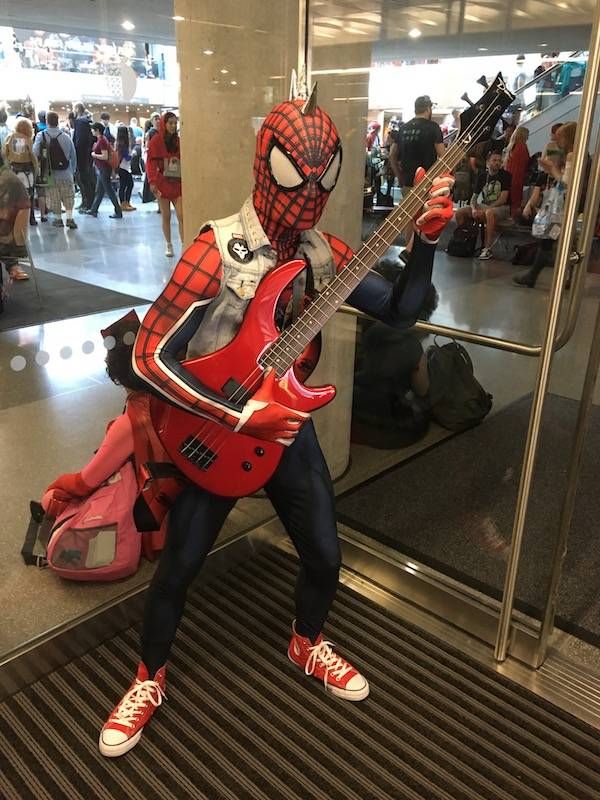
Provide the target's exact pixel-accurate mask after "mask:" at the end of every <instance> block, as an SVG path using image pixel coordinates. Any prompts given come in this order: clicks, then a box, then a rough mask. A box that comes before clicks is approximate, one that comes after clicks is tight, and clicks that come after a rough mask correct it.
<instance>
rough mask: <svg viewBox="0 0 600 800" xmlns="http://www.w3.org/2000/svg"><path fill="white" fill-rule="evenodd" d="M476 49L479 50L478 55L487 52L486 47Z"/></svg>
mask: <svg viewBox="0 0 600 800" xmlns="http://www.w3.org/2000/svg"><path fill="white" fill-rule="evenodd" d="M477 49H478V50H479V52H480V53H486V52H487V47H478V48H477Z"/></svg>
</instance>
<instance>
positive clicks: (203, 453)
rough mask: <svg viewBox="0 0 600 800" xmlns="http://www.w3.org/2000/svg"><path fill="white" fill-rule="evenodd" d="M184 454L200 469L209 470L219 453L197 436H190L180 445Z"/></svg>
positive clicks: (180, 449)
mask: <svg viewBox="0 0 600 800" xmlns="http://www.w3.org/2000/svg"><path fill="white" fill-rule="evenodd" d="M179 452H180V453H181V455H182V456H184V457H185V458H187V460H188V461H191V462H192V464H194V465H195V466H196V467H199V469H203V470H207V469H208V468H209V467H210V466H212V464H213V463H214V462H215V461H216V460H217V454H216V453H215V451H214V450H211V449H210V447H207V446H206V445H205V444H204V443H203V442H202V441H201V440H200V439H197V438H196V437H195V436H188V437H187V439H185V440H184V441H183V443H182V444H181V445H180V447H179Z"/></svg>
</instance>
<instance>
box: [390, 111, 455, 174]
mask: <svg viewBox="0 0 600 800" xmlns="http://www.w3.org/2000/svg"><path fill="white" fill-rule="evenodd" d="M432 108H433V104H432V102H431V99H430V98H429V96H428V95H422V96H421V97H417V99H416V100H415V116H414V117H413V118H412V119H411V120H410V121H409V122H407V123H406V125H404V126H403V128H402V130H401V131H400V162H401V164H402V174H403V180H404V186H412V185H413V183H414V180H415V172H416V171H417V168H418V167H423V169H424V170H425V171H427V170H428V169H429V167H431V166H432V165H433V164H434V163H435V162H436V161H437V159H438V158H439V157H440V156H442V155H443V154H444V142H443V136H442V129H441V128H440V126H439V125H438V124H437V122H434V121H433V120H432V119H431V115H432Z"/></svg>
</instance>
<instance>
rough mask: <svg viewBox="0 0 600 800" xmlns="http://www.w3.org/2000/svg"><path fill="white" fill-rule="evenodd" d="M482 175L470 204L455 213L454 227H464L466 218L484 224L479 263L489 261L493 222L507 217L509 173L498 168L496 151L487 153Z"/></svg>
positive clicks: (492, 239)
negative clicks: (484, 169) (483, 237)
mask: <svg viewBox="0 0 600 800" xmlns="http://www.w3.org/2000/svg"><path fill="white" fill-rule="evenodd" d="M486 167H487V169H486V173H485V175H482V176H481V177H480V178H479V181H478V182H477V184H476V186H475V191H474V192H473V196H472V197H471V205H470V206H465V207H464V208H458V209H457V210H456V224H457V225H464V223H465V222H466V221H467V219H475V220H478V221H480V222H485V242H484V245H485V246H484V248H483V250H482V251H481V253H480V254H479V258H480V260H481V261H487V260H489V259H490V258H492V250H491V247H492V244H493V243H494V233H495V230H496V222H497V221H498V220H501V219H508V217H509V216H510V205H509V198H510V184H511V177H510V174H509V173H508V172H507V171H506V170H504V169H502V156H501V154H500V153H498V152H494V151H491V152H490V153H488V156H487V160H486Z"/></svg>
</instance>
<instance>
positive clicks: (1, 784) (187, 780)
mask: <svg viewBox="0 0 600 800" xmlns="http://www.w3.org/2000/svg"><path fill="white" fill-rule="evenodd" d="M296 566H297V565H296V559H295V557H293V556H291V555H290V553H289V552H288V551H287V550H286V549H285V545H283V544H282V545H280V546H279V547H274V546H268V547H266V548H264V549H262V550H260V551H259V552H257V553H256V554H255V555H254V557H252V558H250V559H249V560H247V561H245V562H244V563H242V564H239V565H238V566H236V567H234V568H233V569H231V570H229V571H227V572H225V573H224V574H221V575H220V576H219V577H218V578H216V579H212V580H209V581H208V582H207V583H206V584H205V585H203V586H202V587H201V588H200V589H198V590H195V591H194V592H193V593H192V594H191V596H190V600H189V603H188V607H187V609H186V613H185V616H184V620H183V623H182V626H181V628H180V631H179V634H178V638H177V641H176V646H175V648H174V651H173V658H172V662H171V666H170V671H169V684H168V686H167V698H168V699H167V701H165V703H164V704H163V706H162V707H161V708H160V709H159V711H158V712H157V714H156V715H155V718H154V720H153V722H152V724H151V725H150V726H149V727H148V729H147V730H146V732H145V733H144V735H143V737H142V740H141V741H140V743H139V744H138V746H137V747H136V748H135V749H134V750H133V751H131V752H130V753H129V754H127V755H126V756H124V757H122V758H121V759H118V760H110V759H105V758H103V757H102V756H101V755H100V754H99V753H98V750H97V737H98V731H99V728H100V726H101V725H102V723H103V721H104V718H105V716H106V713H107V711H108V710H109V709H110V708H111V707H112V705H113V703H114V701H115V699H116V698H117V697H118V696H119V695H120V693H121V692H122V690H123V687H124V686H126V685H127V684H128V682H129V680H130V678H131V674H132V670H133V667H134V665H135V663H136V659H137V655H136V653H137V634H136V632H135V630H134V629H133V628H129V629H127V630H125V631H124V632H123V633H122V634H120V635H118V636H116V637H114V638H112V639H110V640H108V641H106V642H105V643H103V644H101V645H100V646H99V647H96V648H95V649H93V650H91V651H89V652H88V653H86V654H85V655H83V656H81V657H79V658H77V659H75V660H73V661H71V662H70V663H68V664H66V665H64V666H62V667H60V668H58V669H56V670H55V671H53V672H52V673H50V674H48V675H46V676H45V677H43V678H42V679H40V680H38V681H36V682H34V683H33V684H31V685H30V686H28V687H27V688H25V689H23V690H21V691H19V692H17V693H16V694H14V695H13V696H12V697H10V698H9V699H7V700H6V701H5V702H4V703H3V704H2V705H1V706H0V767H1V770H0V795H1V796H2V797H3V798H6V800H29V798H31V799H32V800H34V798H35V800H46V799H47V800H55V799H56V798H59V797H60V798H66V799H67V800H75V799H76V798H86V799H87V798H106V797H110V798H128V799H130V800H133V799H137V798H140V800H141V798H152V799H153V798H161V799H162V800H168V799H169V798H177V800H180V799H181V798H211V800H212V799H213V798H228V800H239V799H240V798H265V800H279V798H281V799H282V800H283V799H284V798H285V799H286V800H295V798H298V800H307V799H308V798H318V800H337V798H340V800H341V799H342V798H361V800H362V799H363V798H373V800H375V798H377V800H392V799H393V800H403V799H404V798H406V799H407V800H435V799H436V798H440V800H473V799H474V798H477V800H488V798H489V800H511V798H514V799H515V800H588V798H589V800H592V798H597V797H598V796H600V742H599V740H598V737H597V735H596V731H594V730H593V729H592V728H591V727H589V726H588V725H586V724H585V723H584V722H582V721H580V720H578V719H575V718H574V717H572V716H570V715H569V714H567V713H566V712H564V711H562V710H559V709H558V708H556V707H555V706H553V705H551V704H550V703H549V702H547V701H545V700H543V699H541V698H540V697H538V696H536V695H534V694H533V693H532V692H530V691H528V690H527V689H525V688H523V687H521V686H518V685H517V684H515V683H513V682H512V681H510V680H508V679H507V678H506V677H504V676H502V675H501V674H499V673H498V672H497V671H494V670H492V669H490V668H488V667H485V666H482V665H481V664H480V663H478V662H477V661H475V660H473V659H471V658H469V657H466V656H465V655H464V654H461V653H459V652H458V651H456V650H455V649H454V648H452V647H451V646H449V645H447V644H446V643H444V642H443V641H442V640H440V639H439V638H437V637H435V636H432V635H430V634H428V633H425V632H424V631H423V630H421V629H419V628H418V627H415V626H414V625H412V624H411V623H407V622H406V621H404V620H403V619H401V618H399V617H398V616H397V615H396V614H395V613H394V611H393V610H391V609H390V608H386V607H385V606H384V605H381V604H380V603H377V604H376V603H375V602H373V601H372V600H371V599H369V598H368V597H367V596H366V595H365V593H364V591H361V592H359V591H355V589H352V588H349V586H354V587H355V588H358V586H359V584H360V583H361V580H360V579H359V578H358V576H356V575H352V574H351V573H349V572H346V573H345V574H344V582H345V583H346V584H347V585H343V586H341V588H340V591H339V594H338V598H337V601H336V603H335V605H334V609H333V611H332V614H331V615H330V622H329V633H330V635H331V636H332V638H334V639H335V641H336V643H337V644H339V647H340V650H341V651H343V652H344V653H347V654H348V655H349V657H350V658H351V659H352V660H354V661H355V662H356V664H357V666H358V667H359V668H361V669H363V670H364V672H365V673H366V674H367V675H368V678H369V680H370V683H371V695H370V697H369V698H368V699H367V700H366V701H364V702H362V703H356V704H354V703H344V702H343V701H339V700H335V699H333V698H332V697H331V696H329V695H327V694H325V692H324V690H323V687H322V686H321V685H320V683H318V682H317V681H314V680H312V679H308V678H306V677H305V676H304V675H302V673H301V672H299V671H297V669H296V668H295V667H294V666H293V665H292V664H291V663H290V662H289V661H288V659H287V657H286V654H285V650H286V645H287V634H288V630H289V623H290V619H291V617H292V614H293V585H294V580H295V573H296ZM362 583H364V581H362Z"/></svg>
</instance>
